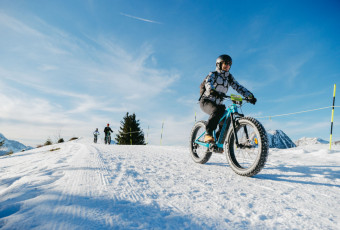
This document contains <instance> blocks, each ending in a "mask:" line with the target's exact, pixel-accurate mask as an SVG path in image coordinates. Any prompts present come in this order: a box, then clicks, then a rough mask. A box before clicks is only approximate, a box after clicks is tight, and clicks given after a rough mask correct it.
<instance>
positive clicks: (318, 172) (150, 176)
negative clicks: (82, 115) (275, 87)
mask: <svg viewBox="0 0 340 230" xmlns="http://www.w3.org/2000/svg"><path fill="white" fill-rule="evenodd" d="M327 148H328V145H316V146H309V147H303V148H302V147H298V148H292V149H284V150H280V149H271V150H270V155H269V158H268V163H267V165H266V166H265V168H264V169H263V171H261V173H260V174H258V175H257V176H255V177H253V178H245V177H240V176H238V175H236V174H235V173H233V171H232V170H231V169H230V167H229V166H228V164H227V162H226V158H225V156H223V155H213V156H212V158H211V160H210V161H209V162H208V163H207V164H205V165H200V164H195V163H194V162H193V161H192V160H191V159H190V156H189V154H188V148H187V147H166V146H163V147H162V146H117V145H114V146H113V145H111V146H106V145H103V144H92V143H91V142H90V141H89V140H86V139H80V140H78V141H73V142H67V143H63V144H57V145H52V146H46V147H42V148H39V149H34V150H30V151H27V152H22V153H17V154H14V155H11V156H3V157H0V228H2V229H337V228H338V227H339V224H340V173H339V165H340V146H338V147H337V148H334V150H332V151H329V150H327ZM51 150H54V151H51Z"/></svg>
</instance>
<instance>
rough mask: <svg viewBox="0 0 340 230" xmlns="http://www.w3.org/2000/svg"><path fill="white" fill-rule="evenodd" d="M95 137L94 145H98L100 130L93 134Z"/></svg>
mask: <svg viewBox="0 0 340 230" xmlns="http://www.w3.org/2000/svg"><path fill="white" fill-rule="evenodd" d="M93 135H94V143H97V140H98V135H100V133H99V131H98V128H96V131H94V132H93Z"/></svg>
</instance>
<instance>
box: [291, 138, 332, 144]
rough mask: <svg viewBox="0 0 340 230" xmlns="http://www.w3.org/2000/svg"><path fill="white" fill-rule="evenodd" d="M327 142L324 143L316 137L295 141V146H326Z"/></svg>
mask: <svg viewBox="0 0 340 230" xmlns="http://www.w3.org/2000/svg"><path fill="white" fill-rule="evenodd" d="M328 143H329V141H325V140H323V139H321V138H317V137H302V138H300V139H299V140H297V141H295V144H296V145H297V146H303V145H315V144H328Z"/></svg>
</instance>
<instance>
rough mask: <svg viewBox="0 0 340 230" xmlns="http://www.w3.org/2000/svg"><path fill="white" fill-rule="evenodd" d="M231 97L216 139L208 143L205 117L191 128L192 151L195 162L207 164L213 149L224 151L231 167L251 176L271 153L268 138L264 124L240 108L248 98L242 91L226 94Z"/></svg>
mask: <svg viewBox="0 0 340 230" xmlns="http://www.w3.org/2000/svg"><path fill="white" fill-rule="evenodd" d="M223 97H224V98H227V99H229V100H231V101H232V104H231V105H230V106H229V107H228V108H227V109H226V111H225V112H224V115H223V116H222V118H221V119H220V121H219V124H221V122H223V125H222V126H221V128H220V130H219V132H217V133H219V135H217V136H216V130H214V131H213V137H214V142H212V143H205V142H204V136H205V134H206V124H207V122H206V121H198V122H196V123H195V125H194V127H193V128H192V130H191V136H190V155H191V158H192V159H193V161H194V162H196V163H199V164H205V163H206V162H208V161H209V159H210V157H211V155H212V154H213V153H220V154H223V153H224V152H225V155H226V158H227V160H228V163H229V165H230V167H231V168H232V170H233V171H234V172H235V173H237V174H238V175H241V176H247V177H251V176H254V175H256V174H258V173H259V172H260V171H261V170H262V168H263V167H264V165H265V163H266V161H267V157H268V149H269V147H268V138H267V132H266V130H265V129H264V127H263V125H262V124H261V123H260V122H259V121H258V120H256V119H255V118H252V117H245V116H244V115H243V114H241V113H239V112H238V108H241V107H242V102H243V101H246V102H249V100H248V99H247V98H242V97H241V96H239V95H233V94H231V95H230V96H227V95H223Z"/></svg>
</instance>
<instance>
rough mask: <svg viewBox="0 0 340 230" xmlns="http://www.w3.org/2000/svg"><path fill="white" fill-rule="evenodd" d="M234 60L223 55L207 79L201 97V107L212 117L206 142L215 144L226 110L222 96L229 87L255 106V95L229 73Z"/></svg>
mask: <svg viewBox="0 0 340 230" xmlns="http://www.w3.org/2000/svg"><path fill="white" fill-rule="evenodd" d="M231 65H232V59H231V57H230V56H229V55H226V54H223V55H221V56H219V57H218V58H217V59H216V71H215V72H210V73H209V75H208V76H207V77H206V78H205V80H204V81H205V91H204V93H203V94H202V95H201V99H200V107H201V109H202V110H203V111H204V112H205V113H207V114H209V115H210V117H209V119H208V123H207V125H206V135H205V137H204V142H213V141H214V138H213V131H214V130H215V129H216V127H217V125H218V122H219V120H220V119H221V118H222V116H223V114H224V111H225V109H226V107H225V105H224V104H223V103H222V102H223V97H222V95H225V94H226V93H227V92H228V89H229V86H231V87H232V88H233V89H234V90H236V91H237V92H238V93H239V94H241V95H242V96H243V97H245V98H248V99H249V101H250V103H252V104H255V103H256V98H255V97H254V95H253V94H252V93H251V92H250V91H249V90H247V89H246V88H244V87H243V86H242V85H240V84H239V83H238V82H237V81H236V80H235V78H234V76H233V75H232V74H231V73H230V72H229V70H230V68H231Z"/></svg>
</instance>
